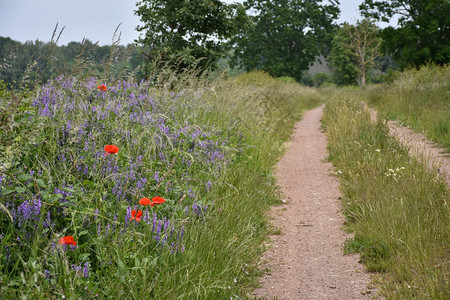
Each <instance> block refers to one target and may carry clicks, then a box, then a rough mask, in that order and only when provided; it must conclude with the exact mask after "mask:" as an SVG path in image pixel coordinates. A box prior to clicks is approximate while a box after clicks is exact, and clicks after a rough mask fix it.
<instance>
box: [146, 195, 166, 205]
mask: <svg viewBox="0 0 450 300" xmlns="http://www.w3.org/2000/svg"><path fill="white" fill-rule="evenodd" d="M164 202H166V200H165V199H164V198H163V197H153V198H152V203H150V205H151V206H152V207H153V206H155V205H156V204H163V203H164Z"/></svg>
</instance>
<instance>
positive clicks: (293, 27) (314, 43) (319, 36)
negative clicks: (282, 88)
mask: <svg viewBox="0 0 450 300" xmlns="http://www.w3.org/2000/svg"><path fill="white" fill-rule="evenodd" d="M322 2H324V1H313V0H274V1H267V0H249V1H246V2H245V6H246V8H247V10H248V11H249V12H250V14H251V20H252V26H251V27H250V28H248V30H246V31H245V32H243V33H242V35H240V36H238V38H236V39H235V43H236V49H235V55H236V58H238V59H239V63H240V64H241V65H242V66H244V67H245V68H247V69H248V70H250V69H261V70H265V71H267V72H269V73H270V74H271V75H272V76H290V77H293V78H295V79H297V80H300V79H301V76H302V72H303V71H304V70H307V69H308V67H309V65H310V63H312V62H313V61H315V60H316V58H317V56H319V55H320V54H326V53H327V52H328V51H329V48H330V44H331V39H332V35H331V33H332V32H333V30H334V28H335V26H334V25H333V24H332V22H333V20H335V19H336V18H337V16H338V14H339V8H338V6H337V4H336V3H335V2H334V1H332V2H330V4H323V3H322Z"/></svg>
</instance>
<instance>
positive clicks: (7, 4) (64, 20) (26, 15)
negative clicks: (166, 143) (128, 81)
mask: <svg viewBox="0 0 450 300" xmlns="http://www.w3.org/2000/svg"><path fill="white" fill-rule="evenodd" d="M362 1H363V0H340V3H341V5H340V8H341V17H340V18H339V19H338V23H342V22H344V21H346V22H348V23H351V24H353V23H355V22H356V20H357V19H359V18H360V15H359V11H358V6H359V4H360V3H361V2H362ZM136 2H137V1H135V0H0V36H2V37H10V38H11V39H13V40H16V41H20V42H26V41H30V40H31V41H34V40H36V39H39V40H40V41H44V42H48V41H50V39H51V37H52V33H53V30H54V28H55V26H56V24H57V23H58V32H59V30H61V29H62V28H63V27H65V28H64V31H63V33H62V35H61V37H60V39H59V41H58V45H67V43H69V42H71V41H76V42H81V41H82V40H83V38H86V39H89V40H90V41H92V42H94V43H95V42H98V43H99V45H110V44H111V43H112V37H113V34H114V31H115V29H116V27H117V26H118V25H119V24H121V25H120V27H119V31H121V32H122V35H121V39H120V43H121V44H129V43H133V42H134V40H135V39H137V38H139V32H138V31H137V30H136V26H137V25H139V24H140V20H139V17H137V16H135V15H134V11H135V10H136ZM225 2H227V3H232V2H243V0H225ZM379 25H380V26H382V27H385V26H386V25H387V24H384V26H383V24H379Z"/></svg>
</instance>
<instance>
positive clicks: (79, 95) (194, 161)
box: [0, 73, 321, 299]
mask: <svg viewBox="0 0 450 300" xmlns="http://www.w3.org/2000/svg"><path fill="white" fill-rule="evenodd" d="M85 75H86V74H83V76H80V77H72V76H67V77H64V76H61V77H58V78H57V79H55V80H53V81H50V82H49V83H47V84H45V85H43V86H42V87H40V88H38V89H36V91H35V92H33V93H29V94H27V93H25V94H23V95H18V94H15V93H11V92H8V91H6V90H2V93H1V103H0V108H1V109H2V110H1V113H2V123H1V143H0V188H1V189H0V191H1V194H0V201H1V204H2V207H1V212H0V226H1V232H0V282H1V285H0V296H1V298H2V299H17V298H25V299H30V298H52V297H62V296H64V297H66V298H83V299H84V298H96V297H99V298H119V297H122V298H126V299H134V298H155V299H195V298H197V299H225V298H226V299H230V298H231V297H234V298H237V297H239V296H242V295H245V293H246V291H247V290H248V288H249V287H250V286H252V285H253V284H254V283H255V274H256V269H255V267H254V263H255V261H256V260H257V259H258V257H259V254H260V251H261V245H262V241H263V240H264V239H265V237H266V217H265V211H266V210H267V209H268V207H269V206H270V204H273V203H275V202H276V199H277V192H276V186H275V184H274V180H273V177H272V174H271V171H272V166H273V164H274V163H275V161H276V159H277V158H278V156H279V155H280V154H281V152H282V151H283V147H282V145H283V143H284V142H285V140H286V139H287V138H288V137H289V134H290V131H291V130H292V127H293V124H294V122H295V121H296V120H298V119H299V118H300V116H301V114H302V112H303V110H305V109H308V108H312V107H313V106H316V105H318V104H319V102H320V101H321V97H320V95H319V94H318V93H317V92H315V91H313V90H310V89H307V88H304V87H301V86H300V85H298V84H295V83H280V82H279V81H276V80H274V79H272V78H270V77H269V76H268V75H266V74H263V73H250V74H247V75H243V76H240V77H237V78H232V79H228V80H224V79H217V80H214V81H208V80H207V79H205V78H201V77H198V76H195V74H189V73H187V74H184V75H173V74H172V75H170V74H165V75H164V76H165V77H164V79H165V80H164V81H154V82H153V83H151V82H140V83H137V82H133V81H132V80H128V81H124V80H118V79H116V78H108V77H102V78H101V79H98V78H88V77H86V76H85ZM101 85H105V86H106V91H102V90H101V89H98V87H100V86H101ZM106 145H116V146H118V148H119V151H118V152H117V153H106V152H105V150H104V147H105V146H106ZM156 196H158V197H163V198H164V199H165V202H164V203H162V204H159V205H154V206H150V205H140V204H139V200H140V199H141V198H143V197H148V198H152V197H156ZM138 211H142V216H141V218H140V219H139V220H138V219H137V218H138V216H139V215H138V213H139V212H138ZM64 236H72V237H73V238H74V240H75V241H76V245H64V244H63V245H60V243H59V241H60V239H61V238H62V237H64Z"/></svg>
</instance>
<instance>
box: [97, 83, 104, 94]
mask: <svg viewBox="0 0 450 300" xmlns="http://www.w3.org/2000/svg"><path fill="white" fill-rule="evenodd" d="M97 88H98V89H99V90H100V91H102V92H106V85H104V84H102V85H99V86H98V87H97Z"/></svg>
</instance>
